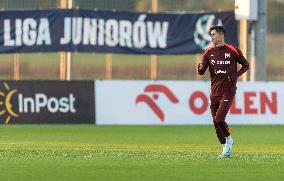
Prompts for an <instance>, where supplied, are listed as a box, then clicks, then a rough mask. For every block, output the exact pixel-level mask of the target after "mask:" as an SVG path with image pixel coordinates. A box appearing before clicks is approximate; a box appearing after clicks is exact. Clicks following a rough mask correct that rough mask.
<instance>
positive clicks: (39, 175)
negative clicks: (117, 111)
mask: <svg viewBox="0 0 284 181" xmlns="http://www.w3.org/2000/svg"><path fill="white" fill-rule="evenodd" d="M231 130H232V135H233V138H234V142H235V145H234V156H233V158H231V159H222V160H220V159H217V157H218V155H219V153H220V151H221V147H220V145H219V144H218V141H217V139H216V138H215V133H214V129H213V127H212V126H93V125H8V126H0V180H17V181H18V180H48V181H50V180H76V181H77V180H114V181H118V180H123V181H125V180H131V181H133V180H135V181H136V180H171V181H173V180H194V181H196V180H202V181H204V180H206V181H208V180H212V181H215V180H242V181H244V180H250V181H251V180H269V181H273V180H277V181H278V180H284V126H231Z"/></svg>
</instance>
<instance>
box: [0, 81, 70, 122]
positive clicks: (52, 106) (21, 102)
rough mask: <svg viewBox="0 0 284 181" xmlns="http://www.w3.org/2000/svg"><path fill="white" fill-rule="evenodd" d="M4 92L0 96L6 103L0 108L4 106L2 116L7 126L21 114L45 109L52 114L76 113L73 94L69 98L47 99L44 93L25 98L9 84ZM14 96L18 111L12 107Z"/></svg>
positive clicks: (2, 103)
mask: <svg viewBox="0 0 284 181" xmlns="http://www.w3.org/2000/svg"><path fill="white" fill-rule="evenodd" d="M4 89H5V90H4V91H0V96H1V97H3V98H4V101H0V106H1V105H4V108H2V110H0V116H4V115H6V117H5V124H8V123H9V121H10V120H11V117H15V118H16V117H19V115H20V114H25V113H40V112H41V111H42V110H43V109H45V110H47V111H48V112H50V113H58V112H60V113H67V112H71V113H76V109H75V107H74V105H75V100H76V98H75V97H74V95H73V94H72V93H70V94H69V95H68V96H67V97H60V98H56V97H47V95H45V94H44V93H35V94H34V96H32V97H27V96H24V94H23V93H18V94H16V93H17V92H18V90H17V89H11V88H10V86H9V85H8V84H7V83H4ZM13 96H14V99H16V102H17V103H18V109H17V110H15V108H16V107H17V106H16V105H12V103H11V99H12V97H13Z"/></svg>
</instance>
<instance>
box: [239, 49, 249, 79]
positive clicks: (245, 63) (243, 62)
mask: <svg viewBox="0 0 284 181" xmlns="http://www.w3.org/2000/svg"><path fill="white" fill-rule="evenodd" d="M238 52H239V56H238V58H237V62H238V63H239V64H241V65H242V67H241V68H240V70H239V71H238V73H237V77H239V76H241V75H242V74H243V73H245V72H246V71H247V70H248V69H249V63H248V61H247V60H246V58H245V57H244V56H243V54H242V52H241V51H240V50H238Z"/></svg>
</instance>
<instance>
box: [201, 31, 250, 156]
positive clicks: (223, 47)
mask: <svg viewBox="0 0 284 181" xmlns="http://www.w3.org/2000/svg"><path fill="white" fill-rule="evenodd" d="M209 33H210V35H211V39H212V43H213V45H212V46H211V47H209V48H208V49H207V50H206V51H205V53H204V55H203V58H202V61H201V62H200V63H199V64H198V73H199V74H200V75H203V74H204V73H205V71H206V69H207V68H208V67H209V72H210V79H211V95H210V101H211V104H210V109H211V114H212V117H213V123H214V127H215V130H216V134H217V137H218V139H219V141H220V143H221V144H222V145H223V151H222V154H221V155H220V157H221V158H226V157H230V156H231V154H232V148H233V139H232V137H231V134H230V130H229V127H228V125H227V123H226V122H225V118H226V115H227V113H228V111H229V109H230V107H231V105H232V102H233V99H234V96H235V94H236V90H237V87H236V84H237V78H238V77H239V76H241V75H242V74H243V73H245V72H246V71H247V70H248V69H249V63H248V61H247V60H246V59H245V58H244V56H243V55H242V53H241V51H240V50H239V49H237V48H235V47H234V46H232V45H229V44H227V43H225V42H224V36H225V29H224V27H222V26H213V27H211V28H210V30H209ZM237 63H239V64H241V65H242V67H241V69H240V70H239V71H238V68H237Z"/></svg>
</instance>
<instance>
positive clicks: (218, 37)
mask: <svg viewBox="0 0 284 181" xmlns="http://www.w3.org/2000/svg"><path fill="white" fill-rule="evenodd" d="M210 33H211V34H210V36H211V39H212V43H213V44H215V45H217V44H218V43H220V42H222V41H223V40H224V35H223V33H218V32H217V31H216V30H212V31H211V32H210Z"/></svg>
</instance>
